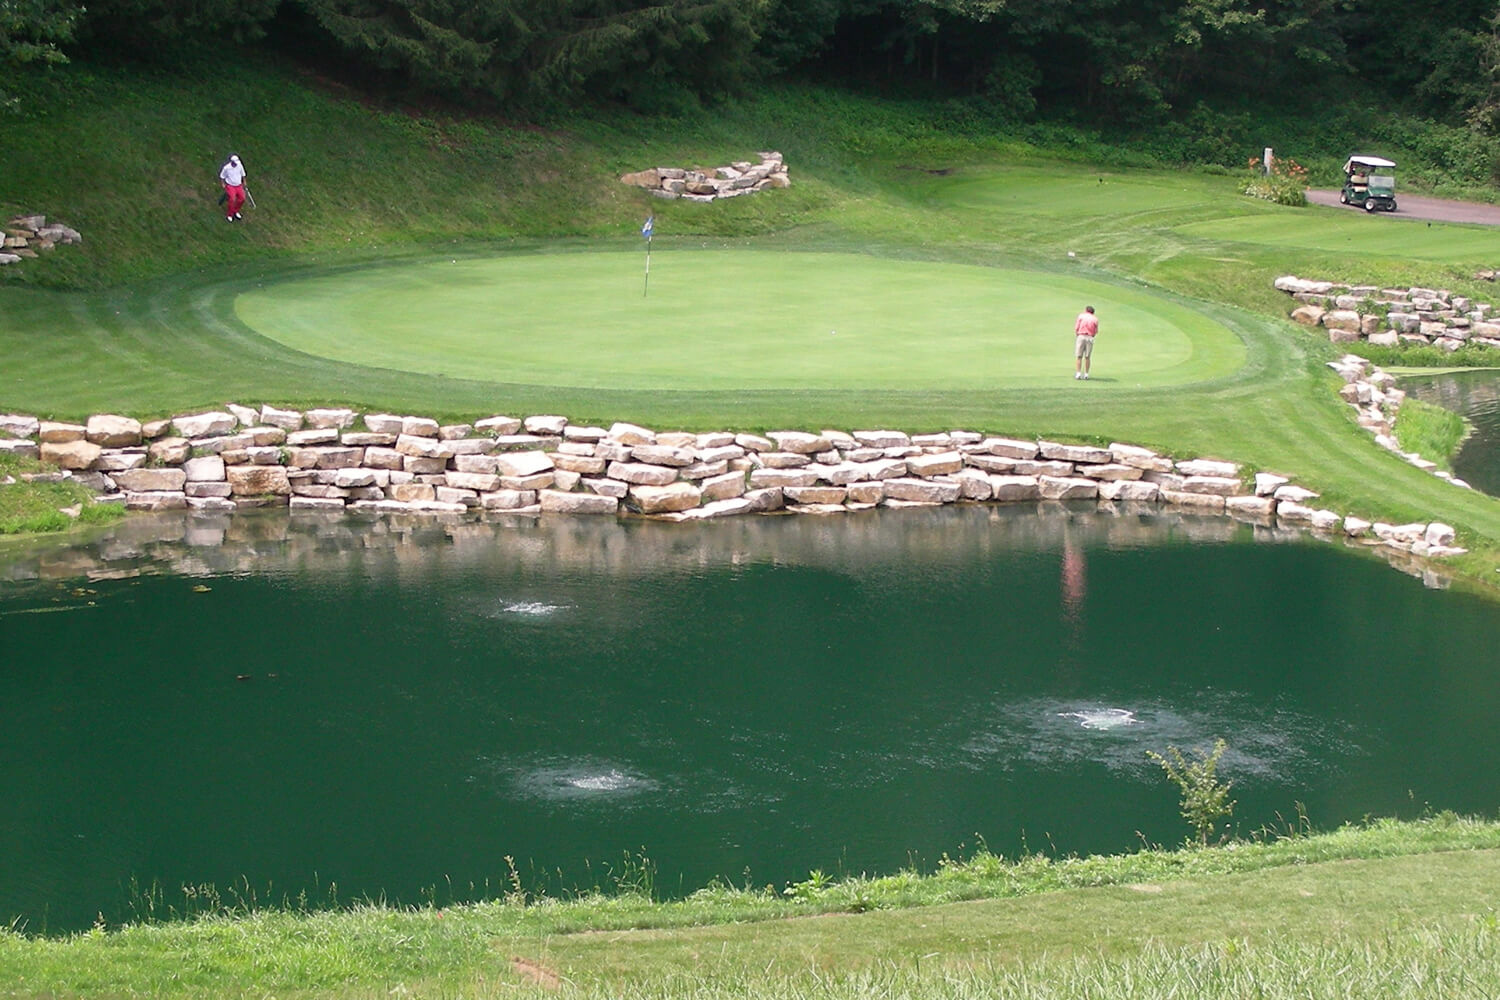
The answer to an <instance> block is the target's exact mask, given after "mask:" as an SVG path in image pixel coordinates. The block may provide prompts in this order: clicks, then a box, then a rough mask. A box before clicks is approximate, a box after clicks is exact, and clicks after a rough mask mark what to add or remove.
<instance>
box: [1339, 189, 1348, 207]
mask: <svg viewBox="0 0 1500 1000" xmlns="http://www.w3.org/2000/svg"><path fill="white" fill-rule="evenodd" d="M1339 204H1340V205H1347V204H1349V192H1348V191H1340V192H1339Z"/></svg>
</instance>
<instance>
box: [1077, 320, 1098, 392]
mask: <svg viewBox="0 0 1500 1000" xmlns="http://www.w3.org/2000/svg"><path fill="white" fill-rule="evenodd" d="M1073 334H1074V339H1073V377H1074V378H1088V377H1089V360H1090V359H1091V358H1092V357H1093V356H1094V338H1095V337H1097V336H1098V335H1099V317H1098V316H1095V315H1094V307H1093V306H1086V307H1084V310H1083V312H1081V313H1079V314H1078V319H1077V320H1076V321H1074V323H1073Z"/></svg>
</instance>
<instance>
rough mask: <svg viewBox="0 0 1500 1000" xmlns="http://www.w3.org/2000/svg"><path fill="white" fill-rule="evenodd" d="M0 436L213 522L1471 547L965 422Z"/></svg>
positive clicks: (1412, 566) (340, 413)
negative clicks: (348, 521)
mask: <svg viewBox="0 0 1500 1000" xmlns="http://www.w3.org/2000/svg"><path fill="white" fill-rule="evenodd" d="M1330 367H1331V368H1333V369H1334V370H1335V371H1338V372H1339V373H1340V375H1341V376H1342V377H1343V378H1344V379H1345V385H1344V388H1343V390H1342V391H1341V396H1343V398H1344V399H1345V400H1346V401H1347V402H1349V403H1350V405H1352V406H1354V407H1355V408H1356V409H1357V410H1359V411H1360V423H1361V424H1362V425H1363V426H1365V427H1367V428H1368V429H1370V430H1372V431H1373V432H1374V433H1375V434H1376V436H1377V441H1379V442H1380V443H1381V444H1382V445H1383V446H1385V447H1387V448H1394V443H1393V441H1392V440H1391V439H1390V437H1389V422H1390V420H1391V419H1393V417H1394V414H1395V412H1396V410H1397V409H1398V408H1399V406H1400V403H1401V401H1402V399H1403V398H1404V393H1402V392H1400V391H1399V390H1395V389H1394V388H1392V383H1393V381H1394V380H1393V379H1391V378H1390V376H1388V375H1386V374H1385V373H1383V372H1380V371H1379V370H1378V369H1372V367H1371V366H1370V365H1369V363H1368V362H1366V361H1364V360H1363V359H1360V358H1357V357H1355V356H1352V355H1349V356H1346V357H1345V358H1343V359H1341V360H1340V361H1339V362H1331V363H1330ZM0 432H4V433H6V434H8V435H10V436H9V437H0V451H5V452H10V453H12V454H19V455H23V456H27V457H33V458H39V459H40V460H41V461H43V462H48V463H51V464H54V465H56V466H58V467H59V468H60V469H61V470H62V471H61V472H59V473H56V474H42V475H40V476H36V475H33V476H31V477H29V478H33V479H47V478H49V477H50V478H66V479H69V480H71V481H73V482H75V483H79V484H82V485H85V486H87V487H89V488H90V489H93V490H96V491H98V492H99V498H98V501H97V502H101V503H112V504H118V505H121V506H123V507H124V508H126V509H128V510H132V511H173V510H182V511H188V512H191V513H192V514H193V515H195V516H198V517H206V518H218V517H221V516H223V515H225V514H231V513H233V512H236V511H241V510H247V509H260V508H266V507H281V508H285V509H287V510H289V511H290V512H291V513H292V514H293V515H294V516H306V515H309V514H322V515H343V514H349V515H361V516H376V517H415V518H418V519H432V518H437V519H441V520H443V521H448V522H452V521H464V520H476V519H480V520H492V519H496V518H517V517H534V516H540V515H546V514H558V513H561V514H573V515H578V514H584V515H609V516H631V515H638V516H644V517H650V518H654V519H662V520H669V521H686V520H703V519H710V518H719V517H726V516H732V515H739V514H745V513H777V514H823V515H831V514H842V513H855V512H859V511H863V510H870V509H874V508H877V507H880V508H902V507H930V506H940V505H944V504H952V503H1004V504H1018V503H1031V504H1039V505H1046V504H1054V503H1060V502H1066V501H1093V502H1095V503H1097V504H1098V505H1099V506H1100V508H1101V509H1103V510H1106V511H1110V512H1132V513H1147V512H1154V511H1166V512H1178V513H1191V514H1194V515H1208V516H1224V517H1229V518H1232V519H1235V520H1237V521H1243V522H1247V523H1250V524H1255V525H1260V526H1263V527H1268V528H1271V527H1274V528H1279V529H1291V530H1299V531H1302V530H1306V531H1311V532H1314V533H1316V534H1320V535H1323V536H1325V537H1330V538H1335V539H1342V540H1344V541H1345V542H1346V543H1347V544H1351V545H1356V546H1361V547H1370V548H1374V549H1376V550H1377V551H1379V552H1381V554H1382V555H1384V556H1385V557H1386V558H1387V560H1388V561H1389V562H1391V564H1392V565H1394V566H1396V567H1397V568H1399V569H1401V570H1402V571H1403V572H1407V573H1409V574H1411V575H1413V576H1416V577H1418V578H1420V579H1422V580H1423V581H1424V582H1425V583H1426V584H1427V585H1428V586H1447V585H1449V583H1451V580H1450V579H1449V576H1448V575H1447V574H1445V573H1444V572H1443V571H1442V570H1441V569H1440V568H1439V567H1438V566H1437V565H1436V564H1435V563H1434V562H1432V560H1433V559H1434V558H1440V557H1446V556H1452V555H1459V554H1462V553H1463V552H1465V551H1466V550H1465V549H1463V548H1459V547H1457V546H1456V545H1455V544H1454V532H1453V529H1452V528H1450V527H1449V526H1447V525H1445V524H1441V523H1438V522H1413V523H1409V524H1402V525H1392V524H1386V523H1382V522H1374V521H1370V520H1366V519H1363V518H1360V517H1357V516H1354V515H1346V514H1340V513H1339V512H1336V511H1333V510H1329V509H1324V508H1317V507H1313V506H1311V505H1310V504H1311V503H1312V502H1313V501H1315V500H1316V499H1317V498H1318V494H1317V493H1316V492H1314V491H1312V490H1309V489H1306V488H1303V487H1301V486H1298V485H1296V484H1295V483H1294V482H1293V481H1292V477H1290V476H1286V475H1275V474H1271V473H1265V472H1258V473H1250V472H1247V471H1246V470H1245V469H1244V468H1243V467H1242V466H1241V465H1239V464H1238V463H1235V462H1232V461H1223V460H1217V459H1173V458H1171V457H1168V456H1164V455H1161V454H1158V453H1156V452H1154V451H1152V450H1150V449H1147V448H1142V447H1138V446H1135V445H1130V444H1124V443H1120V442H1114V443H1111V444H1110V445H1109V446H1108V447H1107V448H1101V447H1093V446H1086V445H1075V444H1065V443H1061V442H1055V441H1046V440H1019V439H1012V438H1003V437H996V436H986V435H983V434H980V433H978V432H974V431H963V430H955V431H950V432H945V433H936V434H907V433H905V432H903V431H895V430H873V431H852V432H844V431H834V430H825V431H821V432H817V433H811V432H806V431H772V432H769V433H768V434H765V435H759V434H749V433H735V432H732V431H722V432H717V433H685V432H684V433H677V432H658V431H654V430H651V429H648V428H645V427H640V426H638V425H634V424H628V423H616V424H614V425H612V426H611V427H609V428H603V427H588V426H578V425H574V424H572V423H571V422H570V421H569V420H568V418H566V417H564V416H559V415H536V416H529V417H525V418H517V417H510V416H498V415H497V416H490V417H485V418H482V419H478V420H475V421H474V422H473V423H471V424H470V423H466V424H456V425H440V424H439V423H438V422H437V421H436V420H433V419H431V418H427V417H420V416H411V415H395V414H380V413H369V414H360V413H358V412H356V411H355V410H352V409H347V408H323V409H309V410H306V411H297V410H289V409H282V408H278V407H275V406H271V405H269V404H266V405H262V406H259V407H248V406H241V405H238V404H227V405H226V407H225V409H224V410H222V411H211V412H205V413H195V414H184V415H179V416H177V417H174V418H170V419H166V420H157V421H148V422H144V423H143V422H141V421H137V420H135V419H133V418H130V417H127V416H121V415H117V414H98V415H95V416H92V417H90V418H89V419H88V421H87V422H85V423H83V424H69V423H62V422H55V421H43V420H40V419H39V418H35V417H30V416H25V415H15V414H11V415H0ZM1405 457H1406V458H1407V460H1408V461H1412V462H1413V463H1421V462H1422V460H1421V459H1420V458H1419V457H1418V456H1405ZM1422 464H1424V465H1427V466H1430V464H1431V463H1422ZM1458 485H1463V484H1461V483H1459V484H1458ZM189 533H190V532H189Z"/></svg>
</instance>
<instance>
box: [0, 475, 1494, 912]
mask: <svg viewBox="0 0 1500 1000" xmlns="http://www.w3.org/2000/svg"><path fill="white" fill-rule="evenodd" d="M0 581H3V582H0V641H3V648H4V650H5V657H4V669H3V671H0V731H3V732H4V733H5V736H6V743H7V754H6V766H5V767H4V768H3V769H0V802H4V803H5V806H4V812H3V814H0V815H3V820H0V851H3V853H4V856H5V858H6V863H5V865H4V866H3V867H0V916H3V917H5V918H6V919H9V918H10V917H12V916H20V917H22V918H23V919H24V920H25V921H26V926H28V927H29V928H30V929H32V930H44V929H45V930H53V931H55V930H62V929H68V928H76V927H84V926H87V925H88V924H89V923H91V922H92V921H93V920H94V918H95V916H96V914H100V913H103V914H104V916H105V917H106V918H107V919H110V920H118V919H122V918H128V917H129V916H130V914H131V912H132V911H131V909H130V900H131V897H132V893H133V892H138V891H139V890H138V889H137V890H132V888H131V886H132V882H134V883H135V884H136V885H138V886H147V885H151V884H152V883H156V884H159V885H160V886H161V887H163V889H164V890H165V891H166V894H167V896H168V897H169V898H170V897H172V896H173V895H177V896H178V897H179V898H180V887H181V886H182V885H185V884H196V883H215V884H217V885H218V886H220V887H227V886H230V885H234V884H236V883H238V884H240V885H241V886H248V887H249V889H250V890H251V891H253V892H255V893H256V895H257V897H258V898H259V899H261V900H267V899H278V898H281V897H283V896H285V895H293V896H295V895H296V894H297V893H298V892H301V891H307V892H309V893H310V894H311V895H313V896H318V895H320V894H323V893H326V892H328V891H329V887H330V886H336V887H337V892H338V894H339V896H340V897H341V898H345V899H347V898H351V897H353V898H357V897H360V896H366V895H368V896H378V895H384V896H385V897H386V898H388V899H399V900H402V901H406V902H421V901H422V900H423V899H424V890H430V889H433V888H434V887H436V889H437V894H438V896H439V898H440V899H441V898H445V897H446V895H447V894H449V893H450V892H451V893H452V894H453V895H457V896H464V895H473V894H482V893H484V892H485V891H488V892H490V893H498V892H500V891H503V889H504V888H505V878H506V873H507V862H506V860H505V859H506V857H507V856H509V857H512V858H514V859H515V864H516V866H517V867H518V868H519V869H520V871H521V874H522V875H523V877H525V878H526V879H527V880H528V881H529V882H533V883H537V884H546V885H548V886H549V887H550V888H552V889H553V890H554V891H555V890H567V889H569V888H572V887H589V886H593V885H596V884H600V885H605V886H608V885H609V884H610V880H611V878H613V877H614V874H618V872H619V871H620V870H621V869H622V866H623V864H624V859H625V857H626V856H627V854H628V855H632V856H635V857H637V858H639V856H640V855H644V856H645V857H647V858H649V860H650V863H651V864H652V865H654V866H655V867H656V869H657V873H658V874H657V885H658V888H659V890H660V891H662V892H663V893H666V894H677V893H683V892H688V891H691V890H693V889H695V888H698V887H700V886H702V885H704V884H705V883H707V882H708V881H709V880H711V879H713V878H715V877H723V878H726V879H728V880H729V881H731V882H734V883H736V884H743V883H745V882H747V881H748V882H750V883H753V884H757V885H764V884H767V883H775V884H777V885H782V884H785V883H786V882H787V881H789V880H797V879H801V878H806V877H807V873H808V872H809V870H811V869H814V868H820V869H822V870H824V871H827V872H831V873H838V872H846V873H855V872H872V873H873V872H889V871H893V870H895V869H898V868H900V867H901V866H903V865H907V864H916V865H918V866H923V867H930V866H931V865H933V864H934V863H935V862H936V860H937V859H938V858H939V857H940V856H941V854H942V853H943V852H945V851H946V852H955V851H959V850H961V849H963V848H964V846H965V845H967V846H968V847H969V848H972V847H973V846H974V845H975V844H976V843H977V840H976V837H983V838H984V840H985V841H986V842H987V843H988V844H989V846H990V847H991V848H992V849H994V850H997V851H1001V852H1005V853H1014V852H1017V851H1021V850H1025V849H1030V850H1047V851H1058V852H1094V851H1101V852H1114V851H1126V850H1131V849H1134V848H1136V847H1138V846H1139V845H1140V844H1141V842H1142V838H1143V837H1144V838H1145V839H1146V840H1148V841H1151V842H1154V843H1165V844H1170V843H1175V842H1178V841H1180V840H1181V839H1182V838H1183V837H1184V836H1185V835H1186V834H1187V832H1188V831H1187V828H1186V826H1185V824H1184V823H1183V822H1182V820H1181V819H1180V818H1179V817H1178V815H1177V799H1176V794H1175V790H1174V789H1173V788H1172V787H1171V786H1169V785H1168V784H1167V783H1166V782H1165V780H1164V779H1163V776H1162V774H1161V772H1160V770H1159V769H1158V768H1157V767H1156V766H1155V765H1153V764H1152V763H1151V762H1150V761H1149V760H1148V759H1147V757H1146V751H1148V750H1164V749H1165V748H1166V747H1167V746H1169V745H1175V746H1178V747H1181V748H1183V749H1189V748H1196V747H1206V746H1207V745H1209V744H1210V743H1211V742H1212V741H1213V739H1214V738H1215V737H1220V736H1222V737H1223V738H1225V739H1226V740H1227V741H1228V744H1229V751H1228V753H1227V754H1226V756H1225V758H1224V760H1223V763H1222V765H1221V772H1222V773H1223V775H1224V776H1225V777H1228V778H1232V779H1234V782H1235V786H1234V793H1233V794H1234V797H1235V798H1237V799H1238V803H1239V804H1238V806H1237V808H1236V812H1235V815H1236V820H1237V823H1238V827H1239V829H1240V830H1241V832H1249V831H1252V830H1254V829H1256V828H1258V827H1260V826H1262V825H1264V824H1275V823H1277V822H1278V821H1279V818H1285V817H1292V816H1294V814H1295V809H1296V808H1297V803H1303V804H1305V808H1306V811H1307V814H1308V815H1309V816H1310V817H1311V819H1312V821H1313V822H1314V823H1315V824H1317V825H1319V826H1324V827H1326V826H1332V825H1336V824H1337V823H1339V822H1341V821H1344V820H1351V819H1355V820H1357V819H1359V818H1360V817H1363V816H1365V815H1367V814H1383V815H1389V814H1411V813H1414V812H1417V811H1420V810H1421V809H1423V808H1424V807H1425V806H1426V805H1429V804H1430V805H1431V806H1432V807H1433V808H1452V809H1456V810H1459V811H1469V812H1492V811H1493V810H1494V809H1495V807H1496V804H1497V802H1500V771H1497V770H1496V769H1495V768H1494V767H1493V764H1492V762H1493V760H1494V759H1495V757H1496V755H1497V754H1500V727H1496V726H1495V725H1494V719H1495V718H1496V717H1497V714H1500V679H1497V678H1496V676H1495V675H1494V672H1493V671H1492V670H1491V669H1490V662H1491V660H1490V655H1491V653H1492V651H1493V650H1494V649H1495V648H1497V647H1500V616H1497V615H1495V613H1494V607H1493V605H1492V604H1491V603H1488V602H1486V601H1485V600H1483V599H1480V598H1477V597H1473V596H1469V595H1466V594H1462V593H1455V592H1444V591H1439V590H1433V589H1429V588H1426V587H1424V586H1423V585H1422V583H1421V582H1420V581H1418V580H1415V579H1412V578H1410V577H1409V576H1406V575H1403V574H1401V573H1397V572H1393V571H1392V570H1391V568H1389V567H1388V566H1386V565H1385V564H1384V563H1383V562H1381V561H1380V560H1378V559H1376V558H1374V557H1372V556H1369V555H1368V554H1365V553H1361V552H1356V551H1353V550H1350V549H1346V548H1343V547H1340V546H1335V545H1333V544H1330V543H1327V542H1319V541H1313V540H1310V539H1308V538H1306V537H1304V536H1302V535H1299V534H1281V533H1277V532H1275V531H1272V530H1270V529H1266V528H1253V527H1251V526H1248V525H1242V524H1236V523H1235V522H1232V521H1228V520H1225V519H1215V518H1196V517H1192V516H1185V515H1144V514H1142V515H1135V514H1126V513H1120V512H1115V513H1101V512H1099V511H1097V510H1096V509H1095V508H1094V506H1093V505H1091V504H1090V505H1085V506H1083V507H1081V508H1080V507H1072V506H1067V505H1060V504H1055V503H1054V504H1042V505H1018V506H1015V507H1006V508H1000V507H987V506H969V507H961V508H951V509H934V510H899V511H870V512H866V513H862V514H850V515H842V516H836V517H813V516H801V517H794V516H786V517H756V518H738V519H729V520H725V521H720V522H699V523H693V524H664V523H656V522H649V521H641V520H622V521H618V522H617V521H615V520H613V519H604V518H600V519H585V518H574V519H569V518H548V519H542V520H534V519H524V518H523V519H516V520H515V521H514V522H502V523H494V524H487V523H447V524H445V523H441V522H435V521H422V520H415V519H413V520H411V521H409V522H408V521H400V520H395V519H393V520H388V521H359V520H356V519H353V518H345V517H338V518H328V517H323V516H318V515H307V516H296V517H291V518H288V517H287V516H286V515H284V514H283V515H270V516H259V515H251V514H243V515H237V516H235V517H234V518H222V519H207V518H201V517H200V518H187V517H182V516H176V515H162V516H154V517H152V516H142V517H135V518H131V519H129V520H127V521H125V522H123V523H122V524H120V525H118V526H116V527H114V528H113V529H111V531H110V533H109V534H107V535H105V536H103V537H101V538H99V539H97V540H96V541H94V542H92V543H90V544H89V545H87V546H58V545H53V546H48V547H46V548H42V549H27V550H25V551H22V552H12V553H10V554H9V555H6V556H4V557H3V558H0ZM612 873H613V874H612ZM471 883H473V884H474V886H475V888H474V889H472V890H471V889H470V888H469V886H470V884H471ZM486 883H487V885H488V889H487V890H486V888H485V887H486Z"/></svg>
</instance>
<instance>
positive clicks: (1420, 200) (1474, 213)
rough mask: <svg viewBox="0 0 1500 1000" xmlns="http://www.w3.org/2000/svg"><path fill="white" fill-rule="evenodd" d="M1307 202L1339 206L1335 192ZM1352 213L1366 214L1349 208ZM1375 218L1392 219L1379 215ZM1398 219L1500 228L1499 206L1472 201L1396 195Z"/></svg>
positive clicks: (1311, 194) (1313, 194) (1315, 193)
mask: <svg viewBox="0 0 1500 1000" xmlns="http://www.w3.org/2000/svg"><path fill="white" fill-rule="evenodd" d="M1307 200H1308V201H1310V202H1312V203H1313V204H1314V205H1332V206H1333V207H1335V208H1342V207H1344V206H1342V205H1340V204H1339V193H1338V191H1337V190H1333V191H1311V190H1310V191H1308V192H1307ZM1349 211H1351V212H1355V211H1363V209H1357V208H1350V209H1349ZM1375 214H1376V215H1389V214H1392V213H1388V212H1376V213H1375ZM1394 215H1395V217H1396V218H1398V219H1399V218H1403V217H1404V218H1407V219H1429V220H1431V221H1433V222H1475V223H1479V224H1480V225H1485V226H1500V205H1485V204H1481V203H1479V202H1473V201H1450V200H1448V199H1447V198H1425V197H1423V196H1421V195H1416V194H1402V193H1401V192H1399V191H1398V192H1396V211H1395V213H1394Z"/></svg>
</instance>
